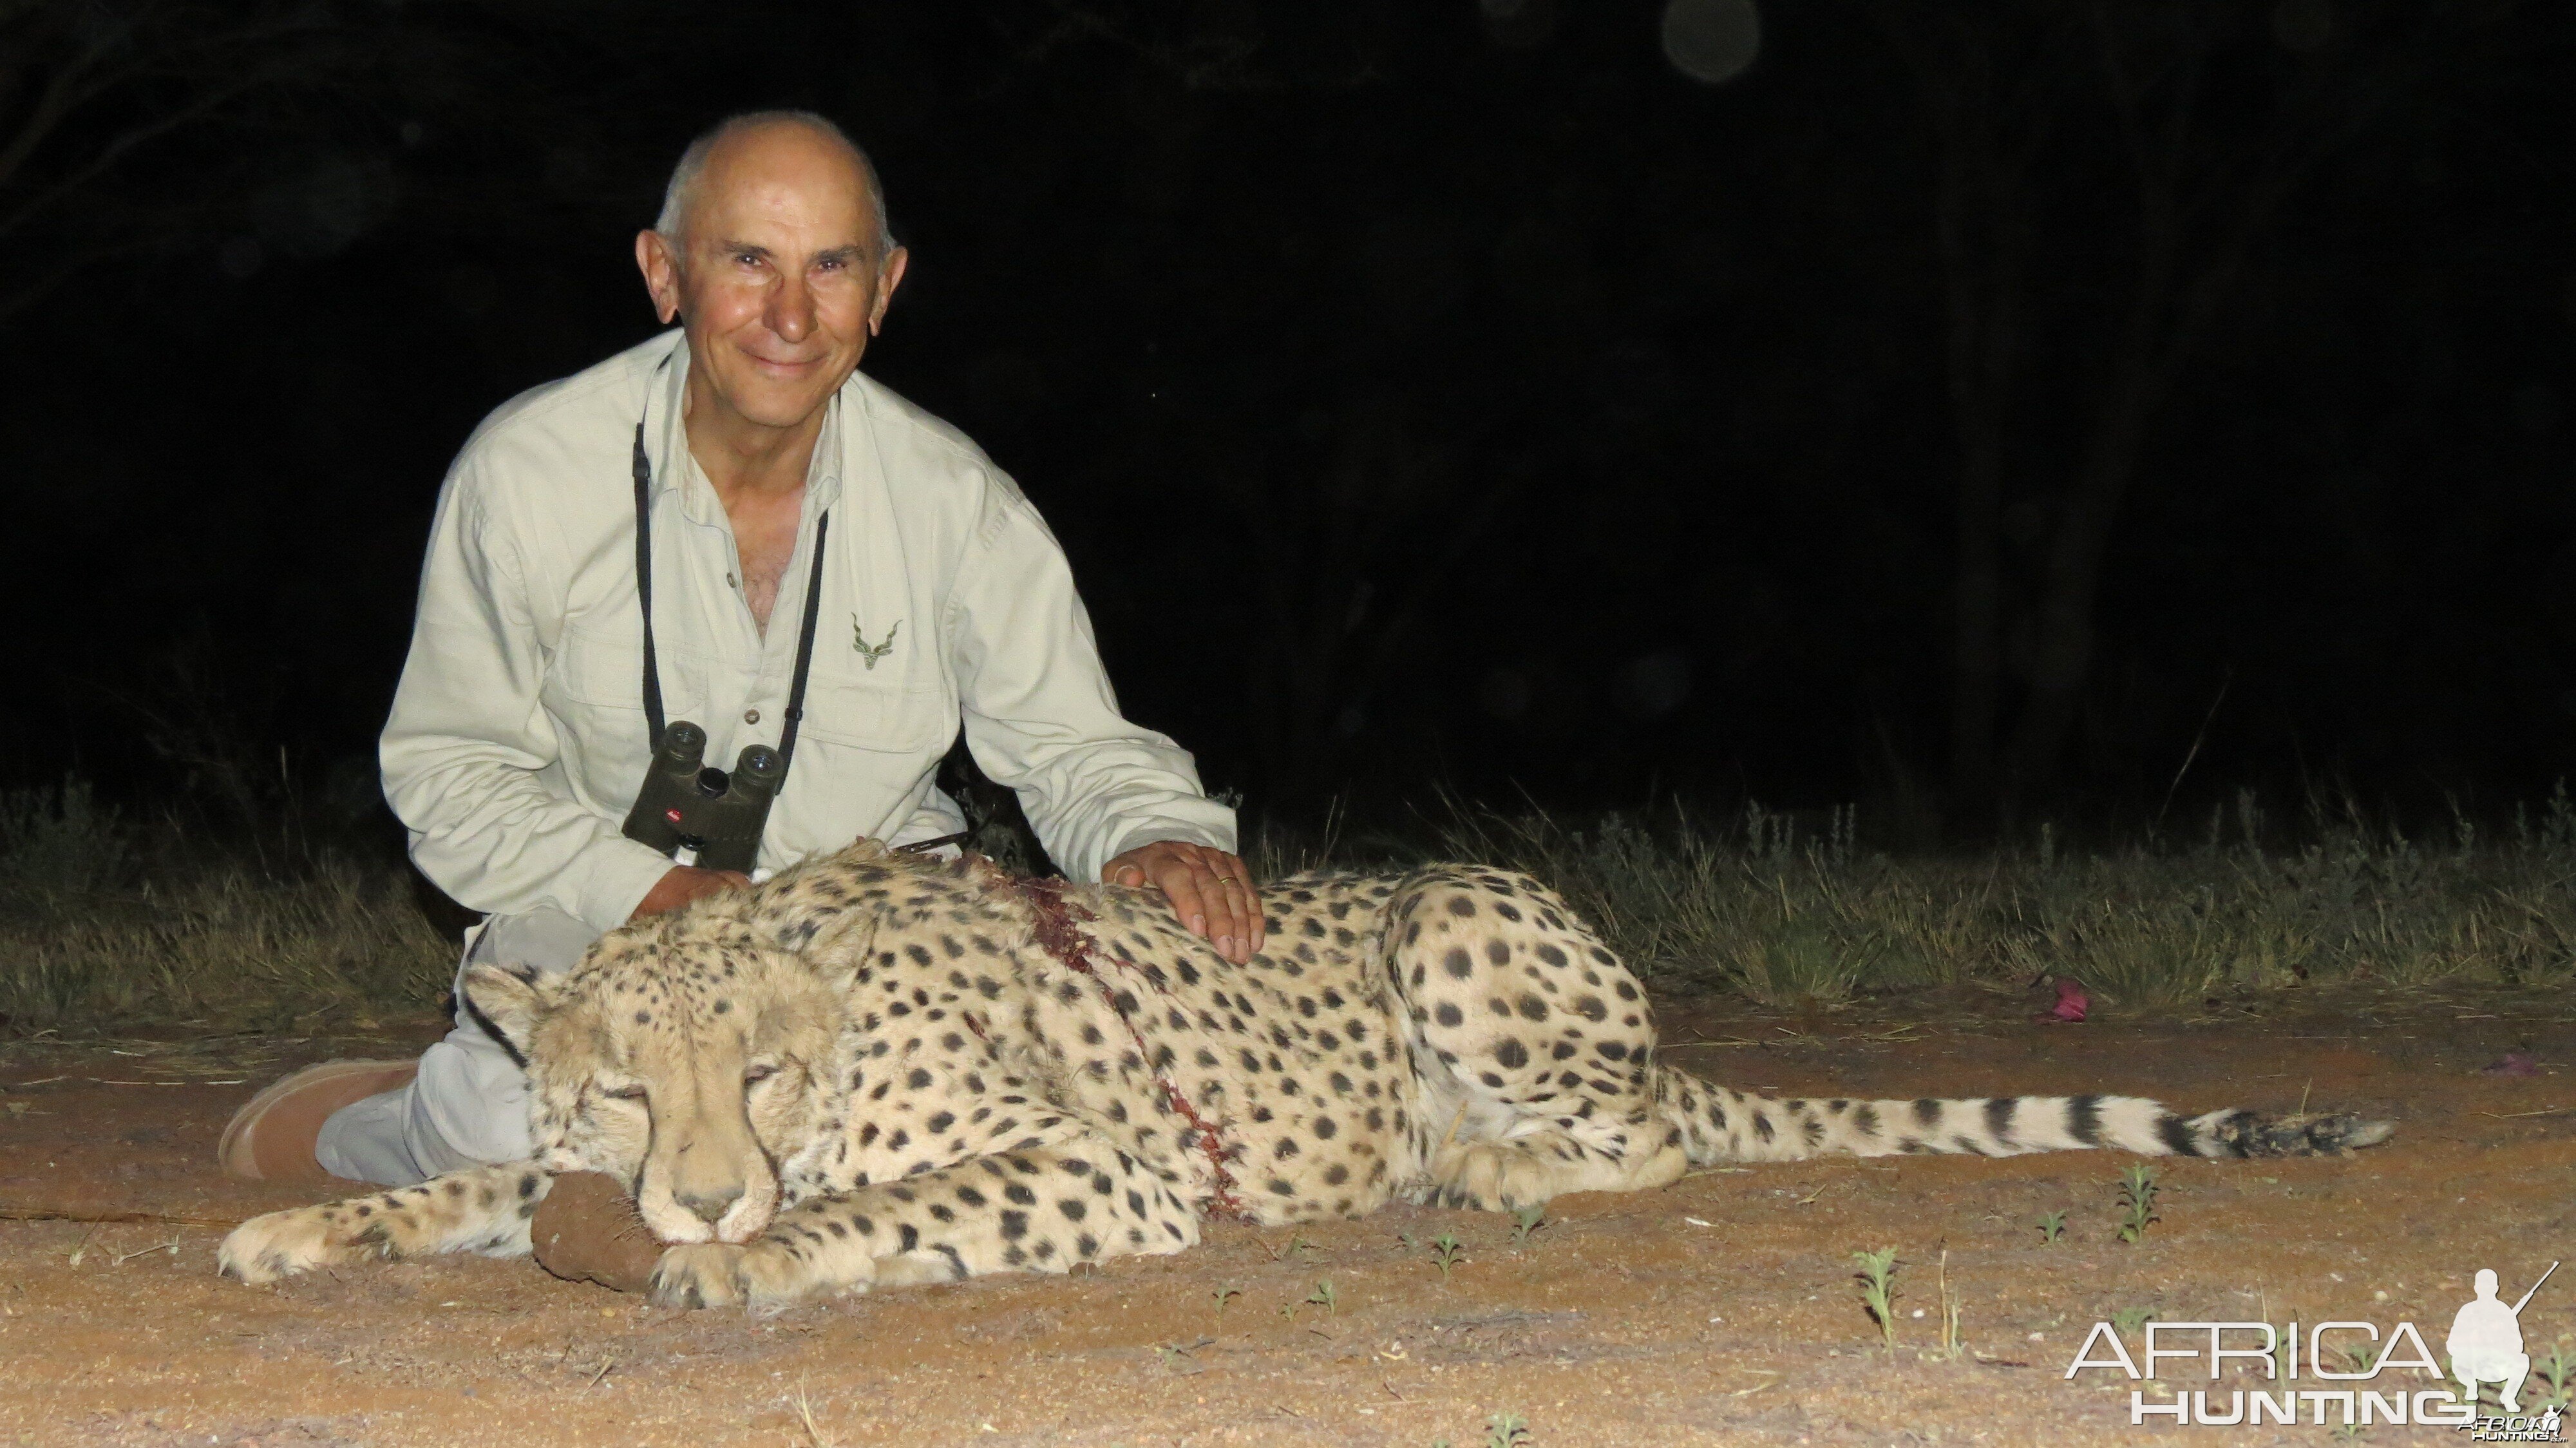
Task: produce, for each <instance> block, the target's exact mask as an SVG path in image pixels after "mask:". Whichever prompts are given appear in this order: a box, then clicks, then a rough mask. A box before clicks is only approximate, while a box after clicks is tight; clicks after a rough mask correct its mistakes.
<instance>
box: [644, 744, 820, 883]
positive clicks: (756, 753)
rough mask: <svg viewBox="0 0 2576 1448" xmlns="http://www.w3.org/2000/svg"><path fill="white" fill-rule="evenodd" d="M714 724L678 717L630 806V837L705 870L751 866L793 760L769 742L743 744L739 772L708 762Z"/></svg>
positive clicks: (748, 869) (736, 767) (745, 870)
mask: <svg viewBox="0 0 2576 1448" xmlns="http://www.w3.org/2000/svg"><path fill="white" fill-rule="evenodd" d="M706 755H707V731H705V730H704V729H701V728H699V727H698V726H697V725H695V724H692V723H689V722H688V721H687V720H685V719H675V720H673V721H671V726H670V727H669V728H667V729H665V730H663V731H662V739H661V743H660V745H659V746H658V747H656V748H655V749H654V751H653V765H652V768H651V769H650V770H648V771H646V773H645V775H644V787H643V789H641V790H639V791H638V792H637V793H636V796H635V807H634V808H633V809H630V810H628V811H627V812H626V827H625V830H624V834H625V836H626V838H628V839H630V840H634V841H636V842H638V843H640V844H646V845H650V846H652V847H653V848H654V849H656V850H659V851H661V852H662V853H663V854H666V855H669V856H670V857H671V858H672V859H674V860H676V861H678V862H679V863H680V864H683V865H695V866H697V867H698V868H700V869H702V870H736V871H739V872H741V873H743V874H746V875H748V874H750V873H751V867H752V861H753V860H754V858H755V857H757V856H758V855H759V853H760V834H761V831H762V830H763V829H764V828H766V827H767V825H768V824H769V806H770V805H771V804H772V803H773V802H774V801H776V800H777V798H778V786H779V784H780V782H781V781H783V780H785V779H786V777H787V761H786V760H785V759H783V758H781V757H779V753H778V751H777V750H775V749H772V748H770V747H769V746H768V745H766V744H749V745H745V746H743V751H742V757H741V758H739V759H737V760H736V761H734V766H733V772H732V773H731V774H727V773H725V772H724V771H723V770H721V769H716V768H713V767H711V766H709V765H708V764H707V762H706Z"/></svg>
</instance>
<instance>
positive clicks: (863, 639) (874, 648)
mask: <svg viewBox="0 0 2576 1448" xmlns="http://www.w3.org/2000/svg"><path fill="white" fill-rule="evenodd" d="M901 632H903V620H902V619H896V620H895V621H894V627H892V628H890V629H887V630H886V636H885V642H884V643H881V644H872V643H869V642H868V633H867V630H866V629H863V628H861V627H859V616H858V615H857V614H855V613H854V614H851V615H850V647H852V648H854V649H857V650H858V651H859V661H860V662H862V663H864V664H866V665H867V666H868V671H869V672H870V673H874V672H876V667H877V660H879V659H881V658H884V657H885V656H886V655H887V654H888V653H891V652H893V650H894V636H895V635H896V634H899V633H901Z"/></svg>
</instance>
